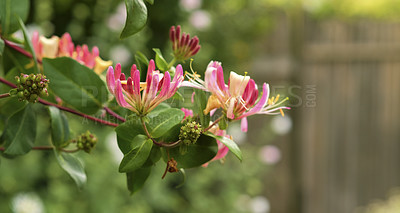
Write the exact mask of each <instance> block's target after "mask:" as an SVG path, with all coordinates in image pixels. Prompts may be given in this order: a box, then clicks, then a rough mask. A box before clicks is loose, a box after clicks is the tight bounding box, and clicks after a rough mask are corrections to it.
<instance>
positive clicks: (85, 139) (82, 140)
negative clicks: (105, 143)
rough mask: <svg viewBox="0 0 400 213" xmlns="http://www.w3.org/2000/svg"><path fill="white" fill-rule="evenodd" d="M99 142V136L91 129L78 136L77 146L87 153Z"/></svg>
mask: <svg viewBox="0 0 400 213" xmlns="http://www.w3.org/2000/svg"><path fill="white" fill-rule="evenodd" d="M96 144H97V138H96V136H94V135H93V134H91V133H90V132H89V131H86V133H83V134H81V135H80V136H78V139H77V142H76V146H77V148H78V149H81V150H83V151H85V152H86V153H90V151H91V150H92V149H93V148H94V147H95V145H96Z"/></svg>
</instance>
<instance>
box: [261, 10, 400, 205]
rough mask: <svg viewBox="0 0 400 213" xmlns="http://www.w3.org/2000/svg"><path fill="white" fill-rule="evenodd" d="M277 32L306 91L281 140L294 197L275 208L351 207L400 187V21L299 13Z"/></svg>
mask: <svg viewBox="0 0 400 213" xmlns="http://www.w3.org/2000/svg"><path fill="white" fill-rule="evenodd" d="M279 22H281V23H279ZM274 33H275V35H274ZM274 33H273V34H272V36H271V39H272V40H271V39H270V41H269V42H274V40H275V39H278V42H275V43H279V42H285V39H286V42H287V43H288V44H289V45H286V46H285V45H283V46H282V44H280V46H276V45H275V46H274V47H275V49H274V47H272V48H271V49H272V50H274V51H277V52H280V54H281V55H282V54H283V55H286V57H287V60H289V61H290V62H291V64H292V65H291V66H289V67H291V68H290V69H291V72H290V74H289V76H288V77H289V78H290V77H291V78H292V80H293V82H295V83H294V84H295V85H297V86H299V87H301V88H302V89H301V90H300V91H301V93H302V94H300V96H301V105H300V106H297V107H295V108H294V109H293V110H292V112H291V113H292V116H293V121H294V133H293V137H292V139H291V141H286V143H287V144H286V145H282V146H281V147H282V148H283V149H284V150H283V153H284V156H287V157H286V159H284V161H283V163H282V166H285V167H287V169H286V173H285V172H282V174H286V175H290V177H289V179H290V181H287V182H285V184H286V186H287V187H290V188H291V189H287V190H289V191H290V193H285V194H286V195H287V194H291V198H289V199H288V200H281V201H282V203H280V204H276V205H281V206H280V207H279V206H278V207H276V206H275V207H274V202H272V211H271V212H273V213H276V212H278V213H279V212H285V213H296V212H300V213H352V212H356V208H357V207H358V206H361V205H366V204H367V203H369V202H372V201H373V200H374V199H383V198H386V196H387V194H388V192H389V190H390V189H391V188H393V187H396V186H397V187H399V186H400V22H383V21H382V22H380V21H371V20H356V21H355V20H352V21H351V22H350V21H349V22H346V21H339V20H315V19H312V18H309V17H307V16H304V15H303V14H294V15H293V17H288V16H285V15H284V17H283V18H281V19H278V23H277V28H276V29H275V32H274ZM277 49H278V50H277ZM272 54H273V53H272ZM276 67H278V68H279V66H276ZM276 67H275V68H276ZM274 71H275V72H280V70H274ZM282 72H283V71H282ZM281 79H282V78H281ZM282 187H284V186H283V185H282ZM278 202H279V201H278ZM285 205H286V207H283V206H285ZM399 212H400V210H399Z"/></svg>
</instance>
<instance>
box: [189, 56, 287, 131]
mask: <svg viewBox="0 0 400 213" xmlns="http://www.w3.org/2000/svg"><path fill="white" fill-rule="evenodd" d="M246 74H247V73H246ZM188 76H189V77H190V79H189V82H187V83H185V86H192V87H195V88H199V89H203V90H206V91H209V92H211V93H212V94H211V96H210V98H209V99H208V102H207V107H206V109H205V110H204V114H208V113H209V112H210V111H211V110H213V109H217V108H222V109H223V110H224V111H225V113H226V116H227V117H228V118H229V119H232V120H239V119H242V122H241V125H242V131H244V132H246V131H247V118H246V117H247V116H250V115H253V114H282V115H284V114H283V109H290V107H286V106H280V105H281V104H283V103H284V102H285V101H287V100H288V98H285V99H284V100H282V101H278V100H279V95H278V96H277V97H276V98H274V97H272V98H271V99H268V98H269V86H268V84H267V83H264V84H263V93H262V95H261V98H260V99H259V100H258V102H257V99H258V89H257V85H256V84H255V81H254V80H253V79H251V78H250V76H247V75H245V76H242V75H238V74H236V73H235V72H231V73H230V77H229V83H228V85H226V84H225V81H224V73H223V69H222V66H221V63H220V62H216V61H211V62H210V63H209V64H208V67H207V70H206V72H205V77H204V81H203V80H201V79H200V78H199V77H198V76H197V75H196V74H188ZM256 102H257V103H256Z"/></svg>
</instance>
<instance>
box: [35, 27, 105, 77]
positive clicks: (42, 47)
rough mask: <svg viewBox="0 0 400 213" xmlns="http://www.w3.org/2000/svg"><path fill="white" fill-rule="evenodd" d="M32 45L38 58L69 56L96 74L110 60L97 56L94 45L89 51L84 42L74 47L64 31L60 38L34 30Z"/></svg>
mask: <svg viewBox="0 0 400 213" xmlns="http://www.w3.org/2000/svg"><path fill="white" fill-rule="evenodd" d="M32 46H33V49H34V51H35V53H36V56H37V58H38V59H40V60H41V59H42V58H56V57H71V58H73V59H75V60H77V61H78V62H79V63H81V64H83V65H85V66H87V67H89V68H90V69H93V70H94V71H95V72H96V73H97V74H101V73H102V72H103V71H104V70H105V69H106V68H107V67H108V66H110V65H112V61H104V60H102V59H101V58H100V56H99V48H97V47H96V46H94V47H93V48H92V50H91V51H90V50H89V48H88V46H87V45H86V44H84V45H82V46H79V45H77V46H76V47H75V44H74V43H73V42H72V39H71V36H70V34H69V33H64V35H63V36H61V38H59V37H57V36H52V37H51V38H49V39H48V38H46V37H44V36H39V33H38V32H34V33H33V36H32Z"/></svg>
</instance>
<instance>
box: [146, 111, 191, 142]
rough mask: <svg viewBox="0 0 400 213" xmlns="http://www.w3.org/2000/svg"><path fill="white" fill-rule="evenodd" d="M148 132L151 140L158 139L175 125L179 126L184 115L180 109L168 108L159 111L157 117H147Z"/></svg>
mask: <svg viewBox="0 0 400 213" xmlns="http://www.w3.org/2000/svg"><path fill="white" fill-rule="evenodd" d="M148 117H149V120H150V122H149V124H148V128H149V132H150V135H151V136H152V137H153V138H158V137H161V136H162V135H164V134H165V133H166V132H168V130H170V129H171V128H172V127H174V126H175V125H177V124H179V123H180V122H181V121H182V119H183V117H185V113H184V112H182V110H180V109H176V108H169V109H165V110H162V111H160V112H159V113H158V114H157V115H155V116H154V115H149V116H148Z"/></svg>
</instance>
